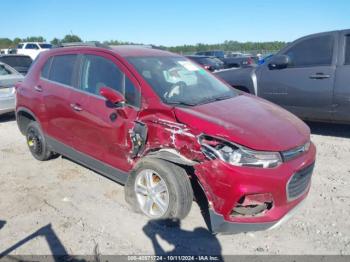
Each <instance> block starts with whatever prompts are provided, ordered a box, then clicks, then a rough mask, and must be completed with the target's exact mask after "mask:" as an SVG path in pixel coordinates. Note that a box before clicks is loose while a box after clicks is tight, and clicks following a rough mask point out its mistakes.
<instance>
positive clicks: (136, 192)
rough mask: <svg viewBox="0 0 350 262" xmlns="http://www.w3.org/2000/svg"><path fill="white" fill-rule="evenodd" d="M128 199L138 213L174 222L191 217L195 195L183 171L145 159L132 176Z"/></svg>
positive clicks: (172, 165)
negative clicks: (189, 215)
mask: <svg viewBox="0 0 350 262" xmlns="http://www.w3.org/2000/svg"><path fill="white" fill-rule="evenodd" d="M125 197H126V201H127V202H128V203H129V204H131V206H132V207H133V208H134V209H135V211H137V212H140V213H143V214H145V215H146V216H148V217H150V218H152V219H156V220H162V221H164V220H169V221H170V220H174V219H183V218H185V217H186V216H187V215H188V213H189V212H190V210H191V206H192V202H193V191H192V187H191V183H190V179H189V177H188V175H187V173H186V171H185V170H184V169H183V168H181V167H180V166H178V165H175V164H173V163H170V162H168V161H165V160H161V159H155V158H145V159H143V160H141V161H140V163H138V164H137V166H136V168H135V169H134V170H133V171H132V173H131V174H130V176H129V178H128V181H127V184H126V187H125Z"/></svg>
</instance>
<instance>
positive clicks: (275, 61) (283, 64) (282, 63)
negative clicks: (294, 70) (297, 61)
mask: <svg viewBox="0 0 350 262" xmlns="http://www.w3.org/2000/svg"><path fill="white" fill-rule="evenodd" d="M289 63H290V59H289V56H287V55H274V56H273V57H271V58H270V61H269V64H268V66H269V69H270V70H274V69H284V68H287V67H288V64H289Z"/></svg>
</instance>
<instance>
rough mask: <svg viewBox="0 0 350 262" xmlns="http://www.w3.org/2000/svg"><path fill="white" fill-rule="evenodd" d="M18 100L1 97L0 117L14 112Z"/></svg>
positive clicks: (10, 97)
mask: <svg viewBox="0 0 350 262" xmlns="http://www.w3.org/2000/svg"><path fill="white" fill-rule="evenodd" d="M15 107H16V98H15V97H14V96H6V97H0V115H2V114H6V113H10V112H14V111H15Z"/></svg>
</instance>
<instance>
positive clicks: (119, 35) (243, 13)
mask: <svg viewBox="0 0 350 262" xmlns="http://www.w3.org/2000/svg"><path fill="white" fill-rule="evenodd" d="M5 10H6V11H5ZM1 11H2V12H1V21H2V26H1V27H0V37H8V38H11V39H13V38H15V37H20V38H25V37H27V36H43V37H44V38H46V39H47V40H48V41H51V40H52V39H53V38H54V37H57V38H63V37H64V35H66V34H71V33H73V34H77V35H79V36H80V37H81V38H82V39H83V40H84V41H104V40H120V41H129V42H135V43H143V44H155V45H166V46H174V45H183V44H196V43H207V44H214V43H221V42H223V41H225V40H237V41H240V42H246V41H257V42H263V41H292V40H295V39H296V38H298V37H301V36H304V35H307V34H311V33H317V32H323V31H330V30H338V29H346V28H350V15H349V14H350V1H349V0H333V1H331V0H304V1H303V0H289V1H283V0H279V1H277V0H261V1H259V0H241V1H237V0H211V1H208V0H163V1H161V0H153V1H152V0H17V1H2V3H1Z"/></svg>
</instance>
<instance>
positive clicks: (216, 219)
mask: <svg viewBox="0 0 350 262" xmlns="http://www.w3.org/2000/svg"><path fill="white" fill-rule="evenodd" d="M303 203H304V201H302V202H300V203H299V204H298V205H296V206H295V207H294V208H293V209H292V210H290V211H289V212H288V213H287V214H286V215H285V216H283V217H282V218H281V219H280V220H278V221H274V222H265V223H235V222H229V221H226V220H225V219H224V217H223V216H222V215H220V214H218V213H216V212H215V211H214V210H213V209H209V214H210V222H211V231H212V232H213V233H222V234H239V233H243V232H250V231H264V230H271V229H274V228H277V227H279V226H280V225H282V224H284V223H285V222H287V221H288V220H289V219H290V218H291V217H293V216H294V214H296V213H297V211H298V210H299V209H300V208H301V207H302V205H303Z"/></svg>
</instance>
